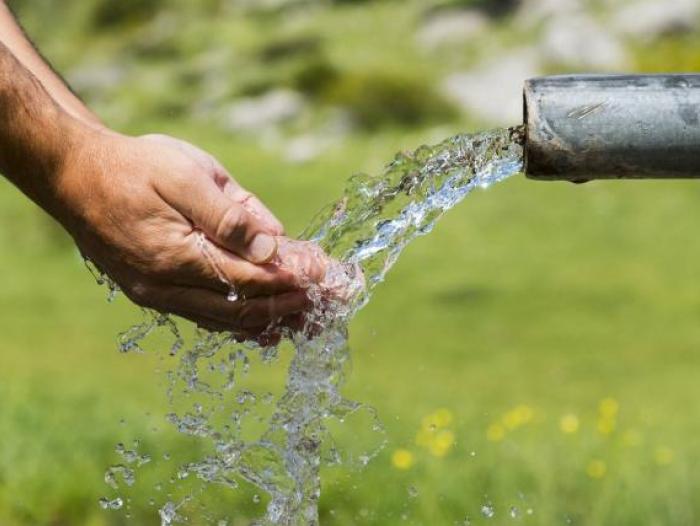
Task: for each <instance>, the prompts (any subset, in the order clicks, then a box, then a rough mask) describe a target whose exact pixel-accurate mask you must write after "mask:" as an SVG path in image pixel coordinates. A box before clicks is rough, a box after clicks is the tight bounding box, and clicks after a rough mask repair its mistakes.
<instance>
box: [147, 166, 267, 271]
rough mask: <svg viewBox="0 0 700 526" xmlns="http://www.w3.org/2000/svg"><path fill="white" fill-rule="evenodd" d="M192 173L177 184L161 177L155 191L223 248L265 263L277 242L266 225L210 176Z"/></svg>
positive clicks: (255, 261) (253, 260) (259, 262)
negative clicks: (224, 191)
mask: <svg viewBox="0 0 700 526" xmlns="http://www.w3.org/2000/svg"><path fill="white" fill-rule="evenodd" d="M200 175H205V174H198V173H194V174H192V175H191V176H190V177H187V178H185V180H184V181H180V180H178V181H177V183H175V181H173V180H171V181H170V182H167V181H163V180H161V181H160V182H159V184H158V187H159V188H158V191H159V193H160V194H161V195H162V196H163V198H164V199H165V200H166V201H167V202H168V203H169V204H170V205H171V206H172V207H173V208H175V209H176V210H177V211H178V212H180V213H181V214H182V215H184V216H185V217H186V218H187V219H188V220H190V221H191V222H192V223H193V224H194V226H195V227H197V228H198V229H199V230H201V231H202V232H204V233H205V234H206V236H207V237H208V238H209V239H211V240H212V241H213V242H214V243H216V244H217V245H219V246H221V247H222V248H224V249H226V250H229V251H231V252H233V253H235V254H237V255H239V256H241V257H242V258H244V259H247V260H248V261H250V262H251V263H257V264H261V263H267V262H269V261H270V260H272V259H273V258H274V257H275V255H276V254H277V241H276V239H275V238H274V237H273V236H272V235H270V234H269V233H268V229H267V227H266V225H265V224H264V223H263V222H262V221H261V220H260V219H258V218H257V217H255V216H254V215H253V214H251V213H250V212H248V211H247V210H246V209H245V207H244V206H243V205H241V204H240V203H237V202H235V201H234V200H233V199H231V198H230V197H228V196H227V195H225V194H224V193H223V192H222V190H221V188H219V186H217V184H216V183H215V182H214V180H213V179H211V178H209V177H205V176H200Z"/></svg>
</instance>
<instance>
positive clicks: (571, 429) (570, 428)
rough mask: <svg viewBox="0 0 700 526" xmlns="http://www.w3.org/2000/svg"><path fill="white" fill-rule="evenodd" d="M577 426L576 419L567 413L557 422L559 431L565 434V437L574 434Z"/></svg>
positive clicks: (573, 415)
mask: <svg viewBox="0 0 700 526" xmlns="http://www.w3.org/2000/svg"><path fill="white" fill-rule="evenodd" d="M579 425H580V422H579V420H578V417H577V416H576V415H575V414H573V413H569V414H566V415H564V416H562V417H561V420H560V421H559V429H561V432H562V433H566V434H567V435H571V434H573V433H576V432H577V431H578V428H579Z"/></svg>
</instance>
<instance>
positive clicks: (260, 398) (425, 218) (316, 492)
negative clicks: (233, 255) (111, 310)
mask: <svg viewBox="0 0 700 526" xmlns="http://www.w3.org/2000/svg"><path fill="white" fill-rule="evenodd" d="M522 143H523V130H522V129H521V128H513V129H509V130H498V131H494V132H489V133H482V134H477V135H459V136H456V137H453V138H451V139H448V140H446V141H444V142H442V143H440V144H438V145H436V146H432V147H428V146H423V147H421V148H419V149H418V150H416V151H415V152H412V153H401V154H399V155H397V156H396V158H395V159H394V160H393V161H392V162H391V163H390V164H389V165H388V166H387V167H386V169H385V171H384V173H383V174H382V175H380V176H378V177H371V176H367V175H357V176H354V177H352V178H351V179H350V181H349V184H348V186H347V188H346V191H345V193H344V195H343V197H342V198H341V199H340V200H339V201H337V202H336V203H334V204H333V205H331V206H329V207H327V208H326V209H324V210H323V211H322V212H321V213H320V214H318V215H317V217H316V218H315V219H314V220H313V221H312V222H311V224H310V226H309V227H308V228H307V229H306V230H305V232H304V233H303V235H302V238H303V239H305V240H307V241H303V242H292V241H290V242H288V243H282V244H281V245H280V256H279V260H278V262H277V263H278V264H279V265H281V266H284V265H285V264H287V263H288V262H289V261H295V259H296V258H298V257H302V255H303V254H304V253H308V252H313V251H318V255H319V257H325V256H324V255H322V253H321V252H320V251H321V250H322V251H323V252H325V254H327V255H328V256H330V257H331V258H333V260H332V262H331V263H329V266H328V268H327V269H326V273H325V278H324V279H323V281H322V282H321V283H320V284H319V283H315V282H314V281H313V280H311V279H309V280H308V281H306V282H304V283H302V285H303V286H304V287H307V288H308V294H309V296H310V298H311V299H312V300H313V303H314V305H315V308H314V309H313V311H312V312H311V313H310V314H309V315H308V316H307V319H306V321H305V326H304V329H303V330H302V331H298V332H295V333H292V332H289V331H286V332H284V333H283V335H284V336H285V337H286V339H287V340H288V341H290V342H291V343H292V344H293V346H294V348H295V352H294V356H293V359H292V361H291V364H290V366H289V371H288V375H287V382H286V387H285V390H284V392H283V394H282V395H281V396H279V397H278V399H277V403H276V405H275V406H274V408H273V407H272V404H271V401H272V400H273V399H274V397H273V396H272V394H271V393H262V394H259V395H256V393H255V392H253V390H251V389H250V388H249V387H246V385H245V384H246V376H247V374H248V372H249V369H250V366H251V361H252V360H253V361H255V360H259V361H260V362H261V363H270V362H272V361H274V360H275V359H276V357H277V349H276V348H261V347H259V346H256V345H252V344H248V345H243V344H238V343H236V342H235V339H234V338H233V336H232V335H230V334H214V333H209V332H205V331H198V333H197V338H196V341H195V342H194V344H192V346H191V347H190V348H189V349H185V350H184V352H182V353H180V355H179V356H180V358H179V364H178V366H177V367H176V368H175V370H174V371H172V372H171V373H170V387H169V396H170V399H171V403H172V404H173V407H174V408H175V409H174V410H173V412H172V413H170V414H169V415H168V416H167V418H168V420H169V421H170V422H171V423H172V424H173V425H174V426H175V427H176V428H177V430H178V431H180V432H181V433H183V434H185V435H189V436H192V437H195V438H196V439H197V440H200V441H204V442H205V443H207V444H208V445H209V452H208V454H207V455H206V456H205V457H204V458H201V459H199V460H196V461H193V462H188V463H184V464H182V465H180V466H179V467H178V469H177V476H175V477H174V478H173V481H174V482H173V483H174V484H177V481H178V480H184V479H188V478H190V476H192V477H193V478H195V479H196V480H199V481H202V482H203V486H202V489H201V491H204V490H205V489H206V486H207V485H208V484H218V485H223V486H224V487H226V488H230V489H231V490H235V489H236V488H238V487H239V481H246V482H247V483H250V484H252V485H253V486H255V487H256V488H258V493H259V492H260V491H262V492H264V493H265V494H266V495H267V497H268V498H269V500H268V504H267V512H266V515H265V517H263V518H261V519H260V520H259V521H258V522H257V523H256V524H258V525H270V526H272V525H282V526H302V525H304V526H313V525H317V524H318V500H319V497H320V492H321V481H320V468H321V466H322V465H324V464H326V465H337V464H341V463H342V464H345V465H351V466H353V465H354V466H359V467H361V466H364V465H366V464H367V463H369V462H370V461H371V460H372V458H374V456H376V455H377V454H378V453H379V451H380V450H381V448H382V447H383V443H384V437H383V427H382V425H381V422H380V421H379V418H378V416H377V415H376V413H375V411H374V410H373V409H372V408H371V407H368V406H366V405H364V404H361V403H359V402H355V401H351V400H348V399H346V398H344V397H343V396H342V394H341V390H342V387H343V384H344V382H345V378H346V372H347V367H348V364H349V361H350V351H349V348H348V333H347V326H348V323H349V321H350V319H351V318H352V317H353V316H354V315H355V314H356V313H357V311H358V310H360V309H361V308H362V307H363V306H364V305H365V304H366V303H367V302H368V301H369V299H370V297H371V294H372V291H373V289H374V287H376V286H377V284H379V283H381V282H382V281H383V279H384V278H385V275H386V273H387V272H388V270H389V269H390V268H391V267H392V265H393V264H394V263H395V262H396V260H397V259H398V257H399V255H400V253H401V251H402V250H403V249H404V248H405V247H406V245H408V243H410V242H411V241H412V240H413V239H415V238H416V237H418V236H421V235H425V234H428V233H429V232H430V231H431V230H432V229H433V227H434V226H435V223H436V222H437V220H438V219H440V217H441V216H442V215H443V214H444V213H445V212H446V211H447V210H449V209H450V208H452V207H454V206H455V205H456V204H457V203H459V202H460V201H461V200H462V199H464V197H466V196H467V195H468V194H469V193H470V192H471V191H472V190H474V189H475V188H485V187H487V186H489V185H491V184H493V183H496V182H499V181H501V180H503V179H505V178H507V177H509V176H511V175H513V174H515V173H518V172H520V171H521V170H522V165H523V153H522ZM200 242H201V244H202V247H201V248H202V250H203V253H204V255H205V257H207V259H208V260H209V261H210V262H211V263H212V264H213V265H215V264H216V260H215V259H212V257H213V256H212V252H211V251H210V250H209V246H208V244H207V243H208V241H207V240H206V238H205V237H203V236H202V238H201V240H200ZM231 290H232V291H234V289H233V287H231ZM235 298H236V294H235V292H232V299H235ZM157 327H166V328H167V329H169V330H170V332H171V333H172V334H173V335H174V338H175V342H176V343H175V345H174V347H173V349H174V350H171V354H172V355H174V354H176V353H177V352H178V351H179V350H180V349H181V347H182V346H183V339H182V337H181V336H180V332H179V329H178V327H177V325H176V324H175V322H174V321H173V320H172V319H171V318H170V317H168V316H163V315H160V314H151V313H148V314H147V319H146V321H145V322H144V323H143V324H142V325H140V326H138V327H136V328H134V329H131V330H130V331H127V332H126V333H124V334H122V335H121V336H120V349H121V350H123V351H129V350H139V349H140V348H141V347H140V341H141V340H142V339H143V338H144V337H146V336H147V335H148V334H149V333H150V332H151V331H153V330H154V329H155V328H157ZM183 405H184V409H180V407H181V406H183ZM351 418H357V419H364V420H365V421H369V422H371V424H370V428H371V431H372V433H373V434H374V435H376V440H375V441H374V442H373V445H372V446H371V447H368V448H367V449H365V450H364V451H361V452H358V453H355V454H350V453H348V452H345V451H342V450H341V449H340V448H339V447H337V445H336V443H335V440H334V437H333V436H332V435H331V433H330V432H329V429H328V423H329V422H330V421H331V420H336V421H344V420H346V419H351ZM125 451H126V450H124V449H122V456H124V454H125ZM132 453H133V455H131V454H130V455H129V458H131V457H133V458H135V459H138V458H139V455H138V453H136V452H132ZM149 460H150V459H149ZM135 462H137V463H138V460H135ZM127 464H128V465H125V464H120V465H118V466H116V467H117V468H118V469H117V470H116V471H115V472H113V473H111V478H110V480H109V482H114V484H115V485H116V484H117V483H118V478H119V477H118V476H120V477H121V478H122V479H124V481H125V482H126V483H127V484H128V483H129V481H130V480H132V478H133V476H132V475H133V474H132V473H130V472H131V471H132V470H133V468H132V466H134V464H129V463H128V460H127ZM113 468H114V467H113ZM190 479H191V478H190ZM169 495H172V492H171V493H170V494H169ZM256 495H257V494H256ZM192 500H196V495H195V494H194V492H192V491H190V492H189V494H188V495H187V496H186V497H185V498H183V499H181V500H180V502H179V503H176V502H173V501H172V500H168V501H167V502H166V503H164V505H163V506H162V507H161V508H160V511H159V513H160V518H161V524H162V525H163V526H168V525H171V524H176V523H181V522H185V521H187V517H186V509H185V508H186V507H187V504H188V503H189V502H190V501H192ZM257 500H258V501H259V500H260V498H259V497H258V499H257ZM107 502H109V501H107ZM485 507H486V506H485ZM488 511H489V512H490V513H492V508H490V507H489V509H488ZM482 513H484V509H482ZM485 516H488V513H487V514H485ZM226 521H227V519H226V518H223V519H221V518H219V519H216V520H215V519H211V520H210V521H209V522H210V523H212V524H224V523H226Z"/></svg>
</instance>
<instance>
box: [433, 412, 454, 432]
mask: <svg viewBox="0 0 700 526" xmlns="http://www.w3.org/2000/svg"><path fill="white" fill-rule="evenodd" d="M433 420H434V421H435V425H436V426H437V427H439V428H440V427H447V426H449V425H450V424H451V423H452V421H453V420H454V417H453V416H452V411H450V410H449V409H445V408H442V409H438V410H437V411H435V413H433Z"/></svg>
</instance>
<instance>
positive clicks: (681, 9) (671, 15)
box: [612, 0, 700, 40]
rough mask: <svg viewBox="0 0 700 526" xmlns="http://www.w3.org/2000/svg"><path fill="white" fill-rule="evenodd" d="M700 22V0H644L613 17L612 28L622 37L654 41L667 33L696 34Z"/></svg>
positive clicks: (621, 10)
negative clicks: (670, 0)
mask: <svg viewBox="0 0 700 526" xmlns="http://www.w3.org/2000/svg"><path fill="white" fill-rule="evenodd" d="M699 22H700V2H698V0H673V1H672V2H659V1H658V0H645V1H641V2H634V3H632V4H628V5H626V6H624V7H623V8H621V9H619V10H618V11H617V12H616V13H615V14H614V15H613V19H612V27H613V28H614V29H615V30H616V31H617V32H619V33H621V34H623V35H627V36H633V37H637V38H640V39H644V40H653V39H655V38H658V37H660V36H664V35H668V34H674V33H683V32H688V31H694V30H696V28H697V27H698V23H699Z"/></svg>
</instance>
